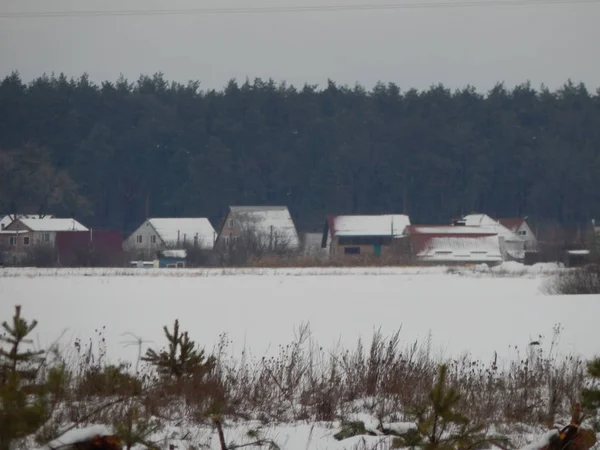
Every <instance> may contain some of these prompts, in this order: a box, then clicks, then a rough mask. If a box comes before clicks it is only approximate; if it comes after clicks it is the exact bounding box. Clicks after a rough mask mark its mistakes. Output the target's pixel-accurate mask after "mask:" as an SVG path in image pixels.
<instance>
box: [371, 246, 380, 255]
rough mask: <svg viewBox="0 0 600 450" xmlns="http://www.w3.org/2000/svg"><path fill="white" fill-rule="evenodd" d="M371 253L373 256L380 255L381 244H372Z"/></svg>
mask: <svg viewBox="0 0 600 450" xmlns="http://www.w3.org/2000/svg"><path fill="white" fill-rule="evenodd" d="M373 254H374V255H375V256H379V255H381V245H374V246H373Z"/></svg>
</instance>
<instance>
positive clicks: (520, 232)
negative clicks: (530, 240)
mask: <svg viewBox="0 0 600 450" xmlns="http://www.w3.org/2000/svg"><path fill="white" fill-rule="evenodd" d="M519 234H520V235H521V236H526V235H527V231H525V230H523V231H519Z"/></svg>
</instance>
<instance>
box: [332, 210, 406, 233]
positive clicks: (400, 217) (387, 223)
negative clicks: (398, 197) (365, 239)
mask: <svg viewBox="0 0 600 450" xmlns="http://www.w3.org/2000/svg"><path fill="white" fill-rule="evenodd" d="M333 220H334V222H333V229H334V231H335V235H336V236H402V234H403V233H404V229H405V228H406V227H407V226H409V225H410V218H409V217H408V216H407V215H404V214H391V215H390V214H387V215H375V216H334V219H333Z"/></svg>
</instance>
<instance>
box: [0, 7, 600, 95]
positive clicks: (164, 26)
mask: <svg viewBox="0 0 600 450" xmlns="http://www.w3.org/2000/svg"><path fill="white" fill-rule="evenodd" d="M417 1H419V0H362V1H361V0H308V1H307V0H169V1H166V0H163V1H158V0H127V1H125V0H121V1H117V0H0V13H4V12H25V11H27V12H34V11H65V10H71V11H72V10H85V9H92V10H100V9H103V10H105V9H106V10H115V9H165V8H168V9H179V8H181V9H186V8H188V9H189V8H211V7H213V8H214V7H224V8H228V7H240V6H244V7H260V6H273V5H293V6H296V5H349V4H381V3H402V2H404V3H415V2H417ZM420 1H430V0H420ZM438 1H439V0H438ZM447 1H459V0H447ZM461 1H464V0H461ZM492 1H494V0H492ZM496 1H497V0H496ZM599 23H600V3H587V4H581V3H579V4H577V3H566V4H557V5H549V4H542V5H527V6H486V7H466V8H426V9H415V8H411V9H397V10H383V11H344V12H323V11H313V12H303V13H290V12H286V13H273V14H221V15H207V14H203V15H187V16H186V15H184V16H180V15H176V16H170V15H162V16H135V17H130V16H126V17H114V16H112V17H83V18H82V17H67V18H28V19H15V18H0V74H1V75H2V76H4V75H6V74H8V73H10V72H12V71H14V70H18V71H19V72H20V73H21V76H22V78H23V79H24V80H27V81H28V80H30V79H32V78H34V77H36V76H39V75H41V74H42V73H44V72H46V73H50V72H55V73H60V72H64V73H65V74H66V75H67V76H69V77H71V76H75V77H77V76H79V75H81V74H82V73H84V72H87V73H88V74H89V75H90V77H91V79H92V80H94V81H96V82H99V81H102V80H115V79H116V78H117V77H118V76H119V74H121V73H122V74H123V75H125V76H126V77H127V78H129V79H130V80H134V79H137V78H138V77H139V75H140V74H152V73H155V72H163V73H164V74H165V77H166V78H168V79H170V80H176V81H181V82H187V81H188V80H200V81H201V83H202V87H203V88H204V89H210V88H222V87H223V86H224V85H225V84H226V82H227V80H229V79H231V78H237V79H238V80H242V81H243V80H244V79H245V78H246V77H249V78H250V79H253V78H254V77H262V78H269V77H271V78H273V79H275V80H276V81H282V80H285V81H287V82H288V83H290V84H294V85H296V86H301V85H303V84H304V83H311V84H319V85H320V86H322V85H323V84H325V83H326V80H327V78H331V79H332V80H334V81H336V82H338V83H341V84H346V83H347V84H354V83H356V82H358V83H360V84H362V85H364V86H366V87H367V88H370V87H372V86H373V85H374V84H375V83H376V82H377V81H378V80H381V81H385V82H388V81H392V82H395V83H397V84H398V85H399V86H400V87H401V88H402V89H404V90H406V89H408V88H411V87H414V88H418V89H424V88H427V87H428V86H430V85H432V84H435V83H440V82H441V83H443V84H445V85H447V86H449V87H451V88H460V87H463V86H465V85H467V84H471V85H474V86H475V87H476V88H477V89H478V90H480V91H485V90H487V89H489V88H491V87H492V86H493V85H494V84H495V83H496V82H499V81H503V82H505V83H506V84H507V85H508V86H514V85H515V84H518V83H521V82H524V81H527V80H530V81H531V83H532V84H533V86H534V87H536V88H537V87H539V86H540V85H541V84H542V83H543V84H545V85H547V86H548V87H550V88H552V89H554V88H556V87H559V86H560V85H562V84H563V83H564V82H565V81H567V79H569V78H571V79H572V80H573V81H574V82H579V81H582V82H584V83H585V84H586V85H587V86H588V88H589V89H590V90H596V88H597V87H599V86H600V80H599V74H600V58H598V54H599V53H598V52H599V51H598V42H600V26H599V25H598V24H599Z"/></svg>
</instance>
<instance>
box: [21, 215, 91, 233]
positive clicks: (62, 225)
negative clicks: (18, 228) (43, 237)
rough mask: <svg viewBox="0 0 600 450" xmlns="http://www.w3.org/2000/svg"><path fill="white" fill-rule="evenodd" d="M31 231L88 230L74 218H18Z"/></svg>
mask: <svg viewBox="0 0 600 450" xmlns="http://www.w3.org/2000/svg"><path fill="white" fill-rule="evenodd" d="M19 220H20V222H21V223H22V224H23V225H25V226H26V227H27V228H29V229H30V230H31V231H88V229H87V228H86V227H84V226H83V225H82V224H80V223H79V222H77V221H76V220H75V219H56V218H52V217H51V218H48V217H44V218H43V219H25V218H23V219H19Z"/></svg>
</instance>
